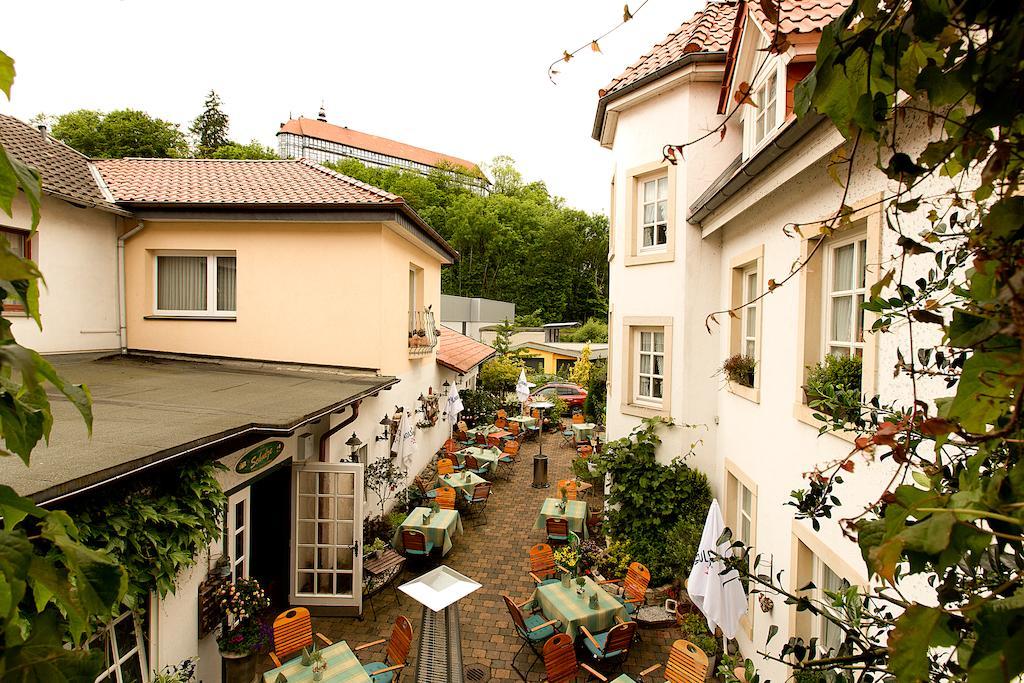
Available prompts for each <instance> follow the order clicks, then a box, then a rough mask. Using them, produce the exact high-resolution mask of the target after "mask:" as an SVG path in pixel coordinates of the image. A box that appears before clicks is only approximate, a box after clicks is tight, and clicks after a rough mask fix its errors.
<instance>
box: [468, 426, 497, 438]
mask: <svg viewBox="0 0 1024 683" xmlns="http://www.w3.org/2000/svg"><path fill="white" fill-rule="evenodd" d="M496 431H498V428H497V427H495V426H494V425H480V426H479V427H473V429H467V430H466V433H467V434H469V435H470V436H476V435H477V434H483V435H484V436H487V435H488V434H490V433H491V432H496Z"/></svg>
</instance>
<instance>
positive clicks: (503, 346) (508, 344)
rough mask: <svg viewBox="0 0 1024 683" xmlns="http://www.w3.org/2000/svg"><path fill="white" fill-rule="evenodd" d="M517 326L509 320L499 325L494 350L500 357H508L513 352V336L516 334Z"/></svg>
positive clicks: (495, 335) (495, 332) (495, 334)
mask: <svg viewBox="0 0 1024 683" xmlns="http://www.w3.org/2000/svg"><path fill="white" fill-rule="evenodd" d="M515 331H516V326H515V325H514V324H513V323H511V322H509V321H508V318H506V319H505V320H503V321H502V322H500V323H498V325H497V329H496V330H495V331H494V350H495V351H497V353H498V355H499V356H507V355H509V354H510V353H511V351H512V335H513V334H515Z"/></svg>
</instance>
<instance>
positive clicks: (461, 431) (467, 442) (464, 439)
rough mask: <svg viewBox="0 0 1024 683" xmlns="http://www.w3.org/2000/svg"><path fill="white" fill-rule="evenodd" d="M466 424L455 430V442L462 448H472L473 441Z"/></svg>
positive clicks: (460, 424)
mask: <svg viewBox="0 0 1024 683" xmlns="http://www.w3.org/2000/svg"><path fill="white" fill-rule="evenodd" d="M465 425H466V423H465V422H460V423H459V428H458V429H456V430H455V440H456V441H457V442H458V443H459V445H460V446H463V447H465V446H472V445H473V439H471V438H469V432H468V431H467V430H468V427H466V426H465Z"/></svg>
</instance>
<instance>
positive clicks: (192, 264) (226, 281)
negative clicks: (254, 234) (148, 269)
mask: <svg viewBox="0 0 1024 683" xmlns="http://www.w3.org/2000/svg"><path fill="white" fill-rule="evenodd" d="M236 283H237V259H236V257H235V253H234V252H210V253H196V252H181V253H167V254H157V256H156V312H157V313H158V314H163V315H182V316H196V317H203V316H212V317H223V316H234V315H235V297H236V291H237V286H236Z"/></svg>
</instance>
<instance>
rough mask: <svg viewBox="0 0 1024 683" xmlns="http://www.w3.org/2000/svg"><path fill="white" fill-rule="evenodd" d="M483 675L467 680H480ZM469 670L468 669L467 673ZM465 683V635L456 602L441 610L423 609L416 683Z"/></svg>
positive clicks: (478, 682) (475, 682)
mask: <svg viewBox="0 0 1024 683" xmlns="http://www.w3.org/2000/svg"><path fill="white" fill-rule="evenodd" d="M471 668H472V667H471ZM476 668H478V669H480V670H481V672H482V673H484V674H485V677H484V678H469V676H468V675H467V676H466V678H465V680H470V681H473V683H480V682H481V681H485V680H488V678H489V676H488V675H486V674H487V672H484V671H483V670H482V668H480V667H476ZM469 671H470V669H466V673H467V674H468V672H469ZM443 682H446V683H464V679H463V670H462V635H461V629H460V626H459V608H458V606H457V605H451V606H449V607H446V608H445V609H444V610H443V611H441V612H434V611H433V610H431V609H428V608H427V607H424V608H423V614H422V616H421V617H420V647H419V655H418V656H417V657H416V683H443Z"/></svg>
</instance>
